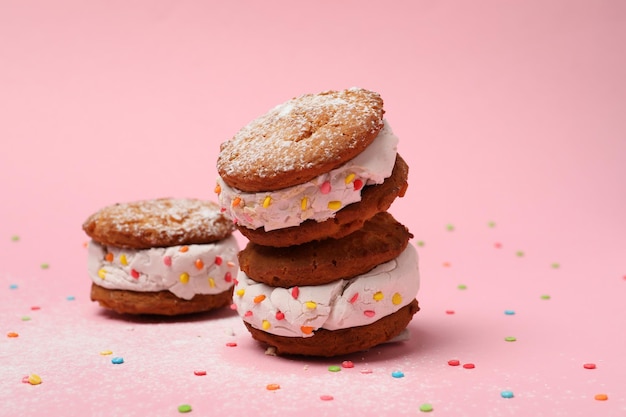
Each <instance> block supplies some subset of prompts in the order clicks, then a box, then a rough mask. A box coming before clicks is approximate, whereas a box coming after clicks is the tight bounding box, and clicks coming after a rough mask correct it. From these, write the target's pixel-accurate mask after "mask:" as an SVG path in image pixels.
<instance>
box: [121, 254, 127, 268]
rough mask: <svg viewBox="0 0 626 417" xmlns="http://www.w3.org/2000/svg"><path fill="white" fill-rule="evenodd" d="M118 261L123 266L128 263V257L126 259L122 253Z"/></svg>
mask: <svg viewBox="0 0 626 417" xmlns="http://www.w3.org/2000/svg"><path fill="white" fill-rule="evenodd" d="M120 263H121V264H122V265H124V266H126V265H128V259H126V255H124V254H121V255H120Z"/></svg>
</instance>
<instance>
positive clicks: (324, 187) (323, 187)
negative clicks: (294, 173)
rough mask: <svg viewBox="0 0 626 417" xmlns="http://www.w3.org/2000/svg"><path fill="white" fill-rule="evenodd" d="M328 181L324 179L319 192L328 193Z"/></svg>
mask: <svg viewBox="0 0 626 417" xmlns="http://www.w3.org/2000/svg"><path fill="white" fill-rule="evenodd" d="M330 188H331V187H330V182H329V181H324V183H323V184H322V185H321V186H320V192H321V193H322V194H328V193H330Z"/></svg>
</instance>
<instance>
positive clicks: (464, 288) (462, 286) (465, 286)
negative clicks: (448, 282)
mask: <svg viewBox="0 0 626 417" xmlns="http://www.w3.org/2000/svg"><path fill="white" fill-rule="evenodd" d="M457 288H458V289H459V290H466V289H467V285H465V284H459V285H458V286H457Z"/></svg>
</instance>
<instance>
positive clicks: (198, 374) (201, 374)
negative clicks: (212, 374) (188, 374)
mask: <svg viewBox="0 0 626 417" xmlns="http://www.w3.org/2000/svg"><path fill="white" fill-rule="evenodd" d="M193 374H194V375H196V376H205V375H206V371H200V370H197V371H193Z"/></svg>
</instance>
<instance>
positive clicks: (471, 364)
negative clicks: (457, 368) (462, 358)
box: [463, 363, 476, 369]
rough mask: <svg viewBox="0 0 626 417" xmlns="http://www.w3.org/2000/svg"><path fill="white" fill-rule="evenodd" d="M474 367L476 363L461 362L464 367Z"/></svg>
mask: <svg viewBox="0 0 626 417" xmlns="http://www.w3.org/2000/svg"><path fill="white" fill-rule="evenodd" d="M475 367H476V365H474V364H473V363H464V364H463V368H465V369H474V368H475Z"/></svg>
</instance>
